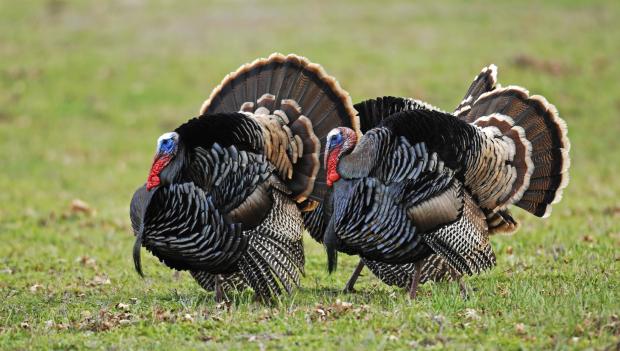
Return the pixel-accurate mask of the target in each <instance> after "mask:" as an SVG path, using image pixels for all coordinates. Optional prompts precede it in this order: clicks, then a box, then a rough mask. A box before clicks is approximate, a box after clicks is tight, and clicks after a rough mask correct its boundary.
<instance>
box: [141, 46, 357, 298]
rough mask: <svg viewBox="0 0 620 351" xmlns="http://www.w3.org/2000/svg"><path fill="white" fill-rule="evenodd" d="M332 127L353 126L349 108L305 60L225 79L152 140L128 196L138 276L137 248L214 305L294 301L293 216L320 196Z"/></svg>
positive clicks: (263, 65)
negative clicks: (285, 296)
mask: <svg viewBox="0 0 620 351" xmlns="http://www.w3.org/2000/svg"><path fill="white" fill-rule="evenodd" d="M337 125H348V126H350V127H352V128H357V116H356V114H355V111H354V110H353V108H352V105H351V103H350V98H349V96H348V94H347V93H346V92H344V91H343V90H341V88H340V87H339V85H338V84H337V83H336V81H335V80H334V79H333V78H331V77H329V76H327V75H326V74H325V72H324V71H323V70H322V68H321V67H320V66H318V65H315V64H312V63H310V62H308V61H307V60H306V59H305V58H302V57H299V56H295V55H288V56H283V55H280V54H274V55H272V56H270V57H269V58H267V59H260V60H256V61H254V62H253V63H251V64H248V65H244V66H242V67H241V68H240V69H239V70H237V71H236V72H233V73H231V74H230V75H228V76H227V77H226V78H225V79H224V81H223V82H222V84H220V86H218V87H217V88H216V89H215V90H214V91H213V93H212V94H211V96H210V98H209V99H208V100H207V101H206V102H205V103H204V104H203V107H202V108H201V114H200V116H199V117H196V118H193V119H190V120H189V121H187V122H186V123H184V124H182V125H181V126H179V127H178V128H176V129H175V130H174V132H170V133H166V134H164V135H162V137H160V140H159V141H158V149H157V150H158V151H157V154H156V156H155V159H154V162H153V166H152V168H151V172H150V174H149V177H148V181H147V183H146V184H145V185H144V186H142V187H140V188H138V190H136V192H135V193H134V196H133V198H132V201H131V207H130V217H131V220H132V226H133V229H134V232H135V234H136V244H135V246H134V261H135V263H136V269H137V270H138V272H139V273H141V266H140V248H141V246H144V247H145V248H146V249H147V250H148V251H150V252H151V253H153V254H154V255H155V256H156V257H157V258H158V259H159V260H160V261H161V262H162V263H164V264H165V265H167V266H168V267H170V268H173V269H176V270H187V271H189V272H190V273H191V274H192V276H193V277H194V278H195V279H196V281H197V282H198V283H199V284H200V285H201V286H203V287H204V288H205V289H208V290H216V297H217V295H218V294H219V293H221V291H223V290H227V289H241V288H244V287H247V286H249V287H251V288H252V289H253V290H254V291H255V293H256V296H257V298H260V299H261V300H269V299H272V298H273V297H274V296H276V295H278V294H280V293H281V292H283V291H286V292H289V293H290V292H292V291H293V289H294V288H295V287H296V286H298V285H299V280H300V274H303V272H304V252H303V241H302V231H303V220H302V215H301V211H303V210H305V209H306V208H312V207H313V206H315V205H316V203H315V201H314V200H313V199H320V198H321V195H320V194H321V193H322V192H324V191H325V185H324V183H325V181H324V178H323V177H322V176H321V175H320V172H319V170H320V169H321V164H320V162H319V158H320V154H321V152H322V145H321V142H320V138H321V137H322V136H323V135H322V134H321V133H326V132H327V131H329V130H330V129H331V128H333V127H334V126H337ZM322 130H325V132H322Z"/></svg>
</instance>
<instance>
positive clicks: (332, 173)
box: [326, 147, 340, 187]
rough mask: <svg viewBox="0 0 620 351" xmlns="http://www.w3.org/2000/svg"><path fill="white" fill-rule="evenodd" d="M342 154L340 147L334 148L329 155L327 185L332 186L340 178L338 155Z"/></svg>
mask: <svg viewBox="0 0 620 351" xmlns="http://www.w3.org/2000/svg"><path fill="white" fill-rule="evenodd" d="M339 154H340V147H337V148H334V149H333V150H332V151H330V153H329V155H328V156H327V179H326V180H327V186H329V187H331V186H332V185H333V184H334V183H335V182H337V181H338V180H339V179H340V174H338V155H339Z"/></svg>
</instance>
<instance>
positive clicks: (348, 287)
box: [343, 259, 364, 293]
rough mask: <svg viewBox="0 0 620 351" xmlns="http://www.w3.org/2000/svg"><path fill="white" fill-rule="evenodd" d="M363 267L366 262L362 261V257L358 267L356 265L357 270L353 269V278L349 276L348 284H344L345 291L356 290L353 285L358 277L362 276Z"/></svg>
mask: <svg viewBox="0 0 620 351" xmlns="http://www.w3.org/2000/svg"><path fill="white" fill-rule="evenodd" d="M362 269H364V262H363V261H362V259H360V262H359V263H358V264H357V267H355V270H354V271H353V274H351V278H349V281H348V282H347V285H345V286H344V290H343V292H345V293H351V292H354V291H355V289H354V288H353V286H354V285H355V282H356V281H357V278H358V277H359V276H360V273H361V272H362Z"/></svg>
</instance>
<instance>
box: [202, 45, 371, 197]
mask: <svg viewBox="0 0 620 351" xmlns="http://www.w3.org/2000/svg"><path fill="white" fill-rule="evenodd" d="M235 111H242V112H245V113H246V114H248V115H250V116H254V117H256V116H260V117H259V118H258V120H259V123H260V124H261V125H262V127H263V134H264V136H265V147H264V149H265V153H266V155H267V157H268V158H269V160H270V161H271V162H272V163H274V165H276V168H278V171H279V173H280V176H281V178H282V179H283V181H284V183H285V184H286V185H287V186H288V187H289V189H291V190H292V191H293V197H294V199H295V200H296V201H297V202H302V201H304V200H305V199H306V198H308V197H310V198H312V199H314V200H319V201H320V200H321V199H322V198H323V195H324V194H325V192H326V189H327V185H326V181H325V171H324V170H321V168H322V163H321V162H320V160H322V158H323V152H324V151H325V138H326V136H327V134H328V133H329V131H330V130H331V129H333V128H335V127H338V126H347V127H350V128H352V129H354V130H356V131H358V130H359V120H358V118H357V112H356V111H355V109H354V108H353V105H352V103H351V98H350V97H349V94H348V93H347V92H346V91H344V90H343V89H342V88H341V87H340V85H339V84H338V82H337V81H336V80H335V79H334V78H333V77H331V76H329V75H327V73H325V71H324V70H323V68H322V67H321V66H319V65H317V64H314V63H311V62H310V61H308V60H307V59H306V58H304V57H301V56H297V55H293V54H290V55H286V56H285V55H282V54H278V53H275V54H272V55H271V56H269V57H268V58H266V59H257V60H255V61H254V62H252V63H249V64H245V65H243V66H241V67H240V68H239V69H238V70H237V71H235V72H232V73H230V74H228V75H227V76H226V77H225V78H224V80H223V81H222V83H221V84H220V85H219V86H217V87H216V88H215V89H214V90H213V92H212V93H211V95H210V97H209V98H208V99H207V100H206V101H205V102H204V104H203V105H202V108H201V109H200V113H201V114H207V113H208V114H211V113H218V112H235Z"/></svg>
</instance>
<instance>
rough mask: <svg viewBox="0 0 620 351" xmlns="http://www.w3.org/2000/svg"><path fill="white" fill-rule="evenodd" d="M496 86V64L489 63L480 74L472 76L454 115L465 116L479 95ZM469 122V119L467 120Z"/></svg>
mask: <svg viewBox="0 0 620 351" xmlns="http://www.w3.org/2000/svg"><path fill="white" fill-rule="evenodd" d="M496 86H497V66H495V65H494V64H491V65H489V66H487V67H484V68H483V69H482V71H480V74H478V75H477V76H476V77H474V81H473V82H472V83H471V85H470V86H469V89H467V92H466V93H465V97H464V98H463V100H462V101H461V103H460V104H459V105H458V106H457V107H456V109H455V110H454V115H455V116H459V117H462V116H466V115H467V113H468V112H469V110H470V109H471V106H472V105H473V103H474V102H475V101H476V100H478V98H479V97H480V95H482V94H484V93H486V92H489V91H492V90H493V89H495V87H496ZM469 122H471V121H469Z"/></svg>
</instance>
